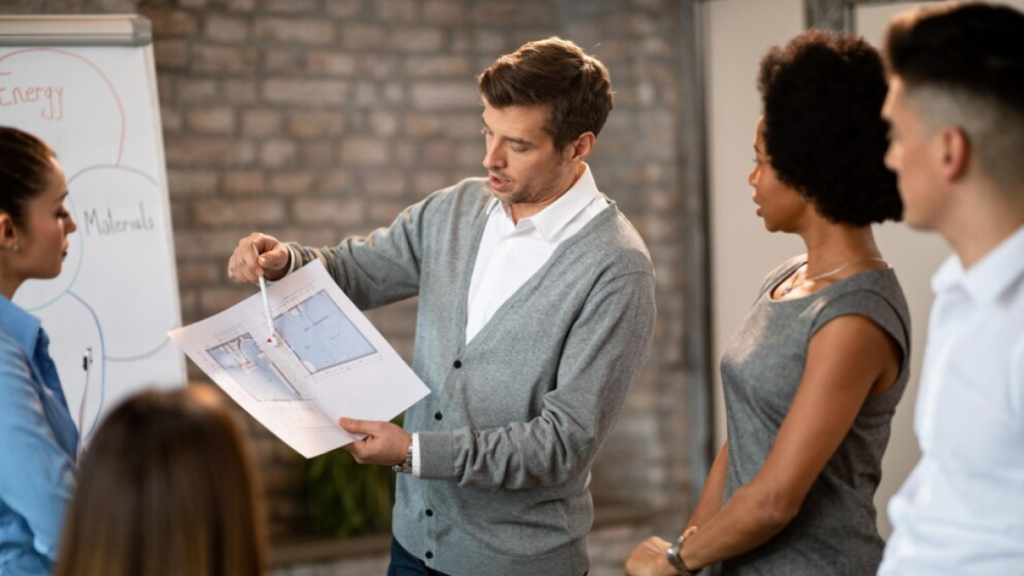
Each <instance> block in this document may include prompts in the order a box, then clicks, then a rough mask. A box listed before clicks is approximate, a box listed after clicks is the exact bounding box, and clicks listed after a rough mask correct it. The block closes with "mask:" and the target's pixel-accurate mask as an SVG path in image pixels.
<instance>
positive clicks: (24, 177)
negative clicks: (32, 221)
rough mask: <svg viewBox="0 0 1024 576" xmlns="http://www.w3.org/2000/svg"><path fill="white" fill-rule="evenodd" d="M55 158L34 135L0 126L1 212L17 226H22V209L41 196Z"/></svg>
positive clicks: (50, 150)
mask: <svg viewBox="0 0 1024 576" xmlns="http://www.w3.org/2000/svg"><path fill="white" fill-rule="evenodd" d="M56 159H57V157H56V155H55V154H54V153H53V149H51V148H50V147H49V146H47V145H46V144H45V143H43V141H42V140H40V139H38V138H36V137H35V136H33V135H31V134H29V133H27V132H22V131H21V130H18V129H17V128H11V127H8V126H0V212H6V213H7V214H9V215H10V217H11V220H12V221H13V222H14V224H15V225H16V226H23V225H24V224H25V206H26V205H27V204H28V202H29V201H30V200H32V199H33V198H35V197H36V196H38V195H40V194H42V192H43V190H45V189H46V186H47V183H48V180H47V179H48V178H49V177H50V175H51V174H53V162H54V160H56Z"/></svg>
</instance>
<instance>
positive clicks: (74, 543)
mask: <svg viewBox="0 0 1024 576" xmlns="http://www.w3.org/2000/svg"><path fill="white" fill-rule="evenodd" d="M261 514H262V512H261V509H260V506H259V501H258V498H257V486H256V477H255V474H254V472H253V469H252V465H251V462H250V460H249V456H248V453H247V452H246V449H245V445H244V443H243V440H242V433H241V431H240V430H239V427H238V426H237V424H235V422H234V421H233V420H232V417H231V415H230V414H229V413H228V411H227V409H226V408H224V406H223V405H222V404H221V403H220V401H219V399H218V398H217V396H216V395H215V394H214V392H212V391H211V390H208V389H205V388H189V389H186V390H179V391H173V392H157V391H154V392H147V393H144V394H142V395H139V396H136V397H134V398H132V399H131V400H128V401H127V402H125V403H124V404H123V405H121V406H120V407H119V408H118V409H117V410H115V411H114V412H113V413H112V414H111V415H110V416H109V417H108V418H107V419H106V421H105V422H104V423H103V425H102V426H101V427H100V429H99V431H98V432H97V433H96V436H95V439H94V440H93V442H92V445H91V447H90V449H89V452H88V453H87V454H86V456H85V458H84V460H83V462H82V465H81V469H80V474H79V484H78V491H77V493H76V494H75V496H74V499H73V501H72V503H71V507H70V510H69V514H68V517H67V519H66V523H65V527H64V534H63V538H62V540H61V550H60V556H59V560H58V563H57V569H56V572H55V576H137V575H140V574H145V575H146V576H258V575H259V574H262V572H263V566H264V559H265V548H266V546H265V541H264V530H263V518H262V516H261Z"/></svg>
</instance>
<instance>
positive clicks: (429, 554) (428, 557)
mask: <svg viewBox="0 0 1024 576" xmlns="http://www.w3.org/2000/svg"><path fill="white" fill-rule="evenodd" d="M433 557H434V553H433V552H431V551H430V550H427V560H430V559H432V558H433Z"/></svg>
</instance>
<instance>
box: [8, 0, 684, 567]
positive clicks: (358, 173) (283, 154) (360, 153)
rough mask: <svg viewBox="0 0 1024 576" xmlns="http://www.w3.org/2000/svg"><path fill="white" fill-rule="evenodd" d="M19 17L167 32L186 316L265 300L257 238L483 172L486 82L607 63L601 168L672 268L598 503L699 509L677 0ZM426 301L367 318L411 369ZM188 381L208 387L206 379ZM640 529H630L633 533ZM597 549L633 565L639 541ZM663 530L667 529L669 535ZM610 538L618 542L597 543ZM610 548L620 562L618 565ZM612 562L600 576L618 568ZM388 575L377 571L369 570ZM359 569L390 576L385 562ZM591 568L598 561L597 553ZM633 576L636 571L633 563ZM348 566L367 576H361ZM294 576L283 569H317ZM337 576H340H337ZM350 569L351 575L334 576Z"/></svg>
mask: <svg viewBox="0 0 1024 576" xmlns="http://www.w3.org/2000/svg"><path fill="white" fill-rule="evenodd" d="M2 6H3V8H4V10H3V11H4V12H7V13H75V12H108V13H109V12H135V11H138V12H139V13H141V14H143V15H146V16H148V17H149V18H150V19H152V20H153V23H154V29H155V38H156V40H155V46H154V50H155V54H156V62H157V68H158V70H157V72H158V85H159V97H160V104H161V111H162V117H163V124H164V131H165V150H166V158H167V164H168V177H169V187H170V195H171V203H172V214H173V216H174V235H175V247H176V250H177V257H178V266H179V268H178V277H179V281H180V288H181V303H182V314H183V319H184V321H185V322H186V323H191V322H195V321H197V320H199V319H202V318H204V317H206V316H209V315H211V314H213V313H215V312H219V311H220V310H222V309H223V308H225V307H227V306H230V305H232V304H234V303H236V302H238V301H240V300H241V299H243V298H245V297H247V296H249V295H251V294H252V293H253V288H252V287H246V286H237V285H233V284H230V283H229V282H228V281H227V279H226V273H225V271H224V268H225V264H226V258H227V256H228V255H229V254H230V252H231V250H232V249H233V247H234V245H235V244H236V243H237V241H238V239H239V238H240V237H241V236H243V235H245V234H248V233H249V232H252V231H253V230H260V231H263V232H266V233H268V234H273V235H277V236H280V237H281V238H284V239H289V240H296V241H299V242H302V243H308V244H315V245H323V244H329V243H335V242H337V241H338V240H340V239H341V238H343V237H345V236H347V235H351V234H365V233H367V232H369V231H370V230H372V229H373V228H374V227H376V226H381V225H386V224H388V223H389V222H390V221H391V220H392V219H393V218H394V217H395V216H396V215H397V213H398V211H399V210H400V209H401V208H402V207H403V206H405V205H408V204H410V203H413V202H416V201H418V200H420V199H422V198H424V197H425V196H426V195H428V194H429V193H431V192H433V191H434V190H436V189H439V188H441V187H444V186H447V185H449V184H452V183H455V182H457V181H459V180H460V179H462V178H465V177H469V176H478V175H481V174H482V173H483V170H482V168H481V166H480V161H481V159H482V155H483V140H482V138H481V136H480V135H479V132H478V131H479V114H480V107H479V102H478V97H477V93H476V87H475V81H474V75H475V74H477V73H479V72H480V71H481V70H482V69H483V67H485V66H487V65H488V64H489V63H490V62H492V61H493V60H494V59H495V58H496V57H498V56H500V55H502V54H505V53H508V52H511V51H512V50H514V49H515V48H516V47H518V46H519V45H520V44H522V43H523V42H525V41H528V40H532V39H538V38H543V37H547V36H549V35H559V36H562V37H566V38H571V39H573V40H574V41H576V42H577V43H578V44H580V45H581V46H583V47H584V48H585V49H586V50H588V51H591V52H592V53H594V54H595V55H597V56H598V57H600V58H601V59H603V60H604V62H605V63H606V64H607V65H608V67H609V69H610V70H611V73H612V81H613V84H614V86H615V89H616V93H617V95H616V109H615V110H614V111H613V112H612V116H611V118H610V120H609V122H608V124H607V126H606V127H605V129H604V131H603V132H602V133H601V135H600V138H599V140H598V145H597V149H596V152H595V153H594V155H593V156H592V158H591V161H590V164H591V167H592V168H593V171H594V174H595V176H596V179H597V182H598V185H599V186H600V188H601V189H602V190H603V191H605V192H606V193H607V194H608V195H609V196H610V197H611V198H612V199H613V200H615V201H616V202H618V204H619V206H620V208H621V209H622V210H623V211H624V212H625V213H626V214H627V216H629V218H630V219H631V221H632V222H633V223H634V224H635V225H636V227H637V229H638V230H639V231H640V233H641V234H642V235H643V236H644V238H645V239H646V241H647V244H648V246H649V247H650V249H651V253H652V256H653V259H654V262H655V265H656V268H657V287H658V295H657V303H658V324H657V334H656V339H655V342H654V351H653V353H652V355H651V358H650V361H649V364H648V367H647V369H646V370H645V372H644V374H643V376H642V379H641V381H640V382H639V383H638V385H637V386H636V388H635V389H634V391H633V392H632V393H631V395H630V397H629V400H628V406H627V409H626V411H625V413H624V414H623V416H622V420H621V422H620V424H619V427H618V429H617V430H616V432H615V434H614V435H613V436H612V437H611V438H610V439H609V441H608V442H607V444H606V445H605V447H604V449H603V452H602V455H601V458H600V459H599V461H598V463H597V464H596V466H595V469H594V478H593V483H592V489H593V492H594V495H595V499H596V500H597V501H598V502H601V501H626V502H633V503H636V504H638V505H647V506H653V507H659V508H661V509H663V510H676V511H677V512H678V514H679V515H681V514H682V506H683V503H684V502H685V501H686V498H687V497H688V490H689V483H688V477H687V473H688V467H687V463H688V459H687V450H688V447H689V443H688V439H687V430H688V421H687V418H688V412H687V402H686V400H687V397H688V392H687V390H688V384H689V381H688V372H687V366H686V362H685V359H684V341H683V336H684V334H683V325H684V322H683V321H684V314H685V313H687V311H686V310H684V309H683V293H682V286H683V285H684V280H685V278H684V264H685V262H684V255H685V253H684V246H683V239H684V230H683V216H684V214H683V208H682V207H683V205H684V202H683V200H684V194H685V193H686V191H685V190H683V189H682V181H683V180H682V177H681V175H680V169H679V161H680V159H681V158H683V157H684V154H685V153H686V151H684V150H682V149H681V144H680V141H679V139H678V135H679V133H680V130H681V128H682V127H681V126H680V118H681V109H680V106H681V102H682V100H683V98H684V96H685V95H683V94H681V93H680V82H679V71H680V69H681V65H680V61H679V58H680V51H679V48H678V37H679V30H678V5H677V2H675V0H588V1H586V2H582V1H575V0H517V1H511V0H510V1H505V0H141V1H139V0H135V1H131V0H120V1H119V0H105V1H104V0H78V1H75V0H62V1H51V0H47V1H42V2H40V1H38V0H32V1H29V0H4V1H3V2H2ZM415 310H416V307H415V302H407V303H401V304H398V305H394V306H391V307H388V308H386V309H383V310H378V311H373V312H372V313H371V314H370V316H371V318H372V319H373V321H374V322H376V323H377V324H378V326H380V328H381V331H382V332H383V333H384V335H385V336H387V337H388V338H389V339H390V340H391V341H392V342H394V343H395V345H396V347H397V348H398V350H399V352H400V353H401V354H402V355H403V357H404V358H406V360H410V359H411V354H412V341H413V335H414V328H415ZM191 375H192V376H193V377H196V378H200V377H201V374H199V373H198V371H197V370H196V369H195V367H194V366H193V367H191ZM249 428H250V435H251V438H252V445H253V447H254V449H255V451H256V453H257V456H258V460H259V462H260V466H261V468H262V471H263V474H264V476H265V478H266V479H268V481H267V482H266V484H267V490H268V493H269V495H270V502H271V504H270V506H269V509H270V516H271V518H270V519H271V532H272V534H273V536H274V537H275V538H277V537H284V536H287V535H288V534H291V533H293V532H295V531H296V530H297V529H298V527H299V526H300V525H301V510H302V503H301V502H302V500H301V498H302V489H301V478H299V477H298V476H297V475H296V473H295V470H298V469H299V466H300V464H301V459H300V458H299V457H298V456H297V455H296V454H294V453H293V452H291V451H290V450H289V449H288V448H287V447H284V446H283V445H282V444H281V443H279V442H278V441H277V440H275V439H274V438H272V437H271V436H270V435H269V434H268V433H267V432H265V431H264V430H262V429H261V428H260V427H259V426H257V425H252V424H251V423H250V426H249ZM627 532H628V530H627ZM612 534H613V537H609V538H610V539H605V537H604V536H601V537H600V538H598V539H597V540H595V541H593V544H595V546H594V550H595V553H599V554H604V553H605V551H606V549H607V550H614V551H615V552H614V554H612V555H619V556H621V555H622V554H624V552H623V550H625V549H620V548H621V543H622V541H624V540H629V541H631V542H632V541H635V540H636V538H635V536H636V535H634V534H632V533H628V534H626V533H622V534H619V533H614V532H613V533H612ZM664 535H668V534H664ZM610 541H615V542H616V546H619V548H610V547H606V546H604V544H601V542H604V543H608V542H610ZM609 553H610V552H609ZM617 561H621V558H619V559H618V560H616V559H614V558H610V559H605V560H601V561H600V562H598V563H597V564H595V566H597V568H595V571H594V572H592V573H593V574H604V573H609V574H610V573H616V574H617V573H621V572H616V571H615V569H613V568H614V566H615V562H617ZM373 562H376V563H373ZM373 562H371V564H372V566H370V567H368V568H365V570H366V571H365V572H360V571H359V570H360V568H358V567H351V568H350V569H347V570H346V571H345V572H344V573H346V574H362V573H367V574H369V573H374V574H379V573H381V568H380V567H381V564H380V563H379V561H373ZM595 562H597V561H596V560H595ZM618 569H621V565H619V567H618ZM348 570H353V571H348ZM319 573H321V572H319V571H317V570H316V569H315V568H301V567H297V568H294V569H289V571H284V572H281V574H282V575H284V574H319ZM322 573H325V574H326V573H328V572H322ZM330 573H338V572H336V571H335V572H330Z"/></svg>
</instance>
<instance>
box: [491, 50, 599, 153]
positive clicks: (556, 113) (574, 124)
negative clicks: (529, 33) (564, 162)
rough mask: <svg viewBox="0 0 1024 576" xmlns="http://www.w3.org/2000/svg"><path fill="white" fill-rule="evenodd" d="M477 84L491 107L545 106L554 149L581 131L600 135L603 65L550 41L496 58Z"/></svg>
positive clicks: (545, 127)
mask: <svg viewBox="0 0 1024 576" xmlns="http://www.w3.org/2000/svg"><path fill="white" fill-rule="evenodd" d="M477 81H478V82H479V84H480V95H481V96H483V97H484V99H485V100H486V101H487V103H488V104H490V105H491V106H493V107H494V108H498V109H501V108H506V107H509V106H547V108H548V119H547V122H546V124H545V126H544V131H545V132H547V133H548V134H549V135H550V136H551V138H552V139H553V140H554V141H555V148H556V149H559V150H560V149H562V148H564V147H565V146H566V145H567V144H569V143H570V142H572V141H573V140H575V139H576V138H579V137H580V135H581V134H583V133H585V132H593V133H594V135H595V136H597V135H598V134H600V132H601V128H602V127H604V123H605V121H606V120H607V119H608V113H609V112H611V110H612V107H613V106H614V102H613V93H612V82H611V76H610V75H609V74H608V69H607V68H605V66H604V64H602V63H601V61H600V60H598V59H597V58H594V57H593V56H588V55H587V54H586V53H585V52H584V51H583V50H582V49H581V48H580V47H579V46H577V45H576V44H574V43H573V42H572V41H570V40H563V39H561V38H558V37H556V36H552V37H551V38H548V39H546V40H538V41H535V42H527V43H526V44H523V45H522V46H520V47H519V49H518V50H516V51H515V52H513V53H512V54H507V55H505V56H502V57H501V58H498V59H497V60H496V61H495V62H494V64H491V66H490V67H489V68H487V70H484V72H483V73H482V74H480V76H478V77H477Z"/></svg>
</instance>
